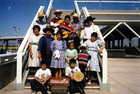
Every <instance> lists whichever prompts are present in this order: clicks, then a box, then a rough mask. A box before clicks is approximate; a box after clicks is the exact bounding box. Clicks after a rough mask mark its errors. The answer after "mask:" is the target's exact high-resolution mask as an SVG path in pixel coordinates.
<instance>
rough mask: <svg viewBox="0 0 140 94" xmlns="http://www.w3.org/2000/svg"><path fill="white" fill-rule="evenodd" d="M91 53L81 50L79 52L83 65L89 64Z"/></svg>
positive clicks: (79, 61)
mask: <svg viewBox="0 0 140 94" xmlns="http://www.w3.org/2000/svg"><path fill="white" fill-rule="evenodd" d="M90 58H91V57H90V55H89V54H88V53H83V52H79V53H78V63H79V64H81V65H85V66H87V63H88V60H89V59H90Z"/></svg>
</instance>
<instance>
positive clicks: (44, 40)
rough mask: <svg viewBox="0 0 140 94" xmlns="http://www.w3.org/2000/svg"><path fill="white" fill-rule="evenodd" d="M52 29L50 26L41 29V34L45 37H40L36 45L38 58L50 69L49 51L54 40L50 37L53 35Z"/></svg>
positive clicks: (50, 54) (50, 53)
mask: <svg viewBox="0 0 140 94" xmlns="http://www.w3.org/2000/svg"><path fill="white" fill-rule="evenodd" d="M53 31H54V30H53V29H52V27H51V26H47V27H46V28H44V29H43V32H44V33H46V34H45V36H43V37H41V38H40V40H39V43H38V58H39V59H41V58H42V61H45V62H46V63H47V67H48V68H49V67H50V63H51V58H52V52H51V49H50V46H51V42H52V41H53V40H54V38H52V37H51V34H52V33H53Z"/></svg>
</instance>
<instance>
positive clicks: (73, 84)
mask: <svg viewBox="0 0 140 94" xmlns="http://www.w3.org/2000/svg"><path fill="white" fill-rule="evenodd" d="M78 86H79V87H80V89H81V90H84V80H83V81H81V82H76V81H75V80H70V94H75V92H76V90H77V89H78V88H77V87H78Z"/></svg>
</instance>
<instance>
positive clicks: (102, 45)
mask: <svg viewBox="0 0 140 94" xmlns="http://www.w3.org/2000/svg"><path fill="white" fill-rule="evenodd" d="M104 48H105V43H102V44H101V48H100V49H99V50H98V53H99V54H101V53H102V51H103V49H104Z"/></svg>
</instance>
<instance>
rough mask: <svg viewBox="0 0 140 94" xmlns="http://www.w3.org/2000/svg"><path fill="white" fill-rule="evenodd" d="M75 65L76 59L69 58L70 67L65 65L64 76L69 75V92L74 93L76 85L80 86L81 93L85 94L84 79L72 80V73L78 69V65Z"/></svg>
mask: <svg viewBox="0 0 140 94" xmlns="http://www.w3.org/2000/svg"><path fill="white" fill-rule="evenodd" d="M75 65H76V60H75V59H71V60H70V67H67V69H66V74H65V75H66V76H67V77H70V78H71V80H70V94H75V91H76V90H77V86H80V89H81V94H85V92H84V81H83V80H82V81H81V82H76V81H75V80H74V73H75V72H77V71H80V69H79V68H78V67H75Z"/></svg>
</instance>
